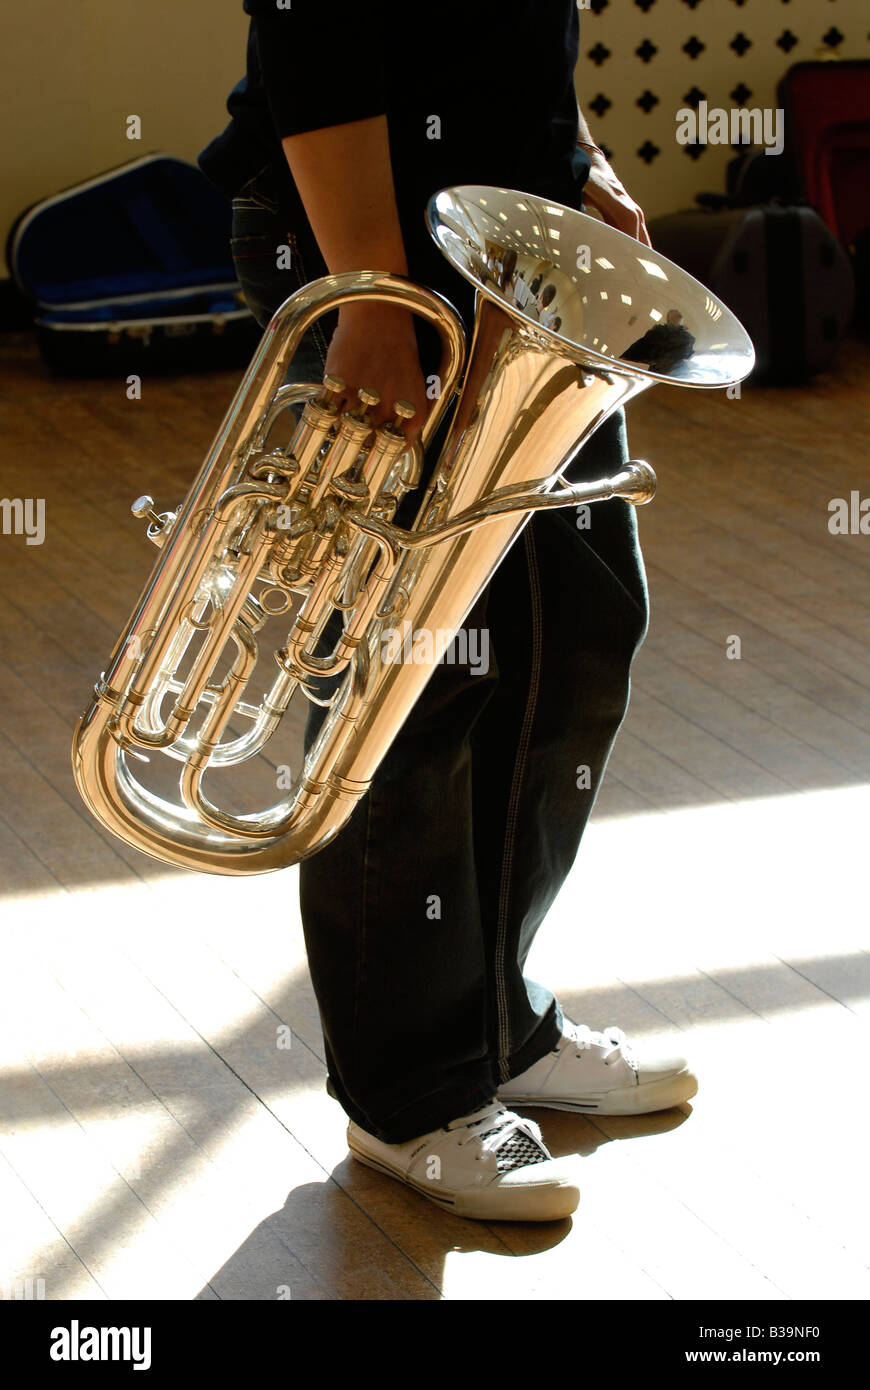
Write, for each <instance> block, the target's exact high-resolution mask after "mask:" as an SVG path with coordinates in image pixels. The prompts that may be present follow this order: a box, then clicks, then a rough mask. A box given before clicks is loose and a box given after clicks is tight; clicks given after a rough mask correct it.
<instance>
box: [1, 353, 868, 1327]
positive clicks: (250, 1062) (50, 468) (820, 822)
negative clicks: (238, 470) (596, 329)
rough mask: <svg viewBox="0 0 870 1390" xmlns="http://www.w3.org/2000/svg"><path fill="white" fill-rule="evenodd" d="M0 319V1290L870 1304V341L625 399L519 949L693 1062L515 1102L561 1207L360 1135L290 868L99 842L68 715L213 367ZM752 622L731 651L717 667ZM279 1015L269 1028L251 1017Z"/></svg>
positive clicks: (577, 997)
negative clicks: (427, 1186)
mask: <svg viewBox="0 0 870 1390" xmlns="http://www.w3.org/2000/svg"><path fill="white" fill-rule="evenodd" d="M0 341H2V347H0V356H2V360H0V394H2V403H0V447H2V451H3V457H2V475H0V492H2V494H3V496H6V497H30V496H40V497H44V498H45V502H46V536H45V542H44V544H43V545H41V546H27V545H26V543H25V539H24V537H22V536H3V537H0V596H2V602H0V872H2V895H3V915H2V925H0V961H2V974H3V998H2V1015H0V1019H2V1021H0V1030H2V1038H0V1045H2V1055H0V1066H2V1072H0V1084H2V1098H0V1107H2V1136H0V1292H2V1291H3V1290H4V1289H6V1290H7V1294H6V1296H9V1293H8V1289H9V1286H10V1284H12V1283H13V1281H14V1280H16V1279H22V1280H25V1279H28V1278H29V1279H31V1280H32V1281H33V1282H32V1287H33V1288H34V1289H37V1288H38V1287H39V1285H38V1281H39V1280H40V1279H41V1280H43V1281H44V1293H45V1297H46V1298H49V1299H70V1298H74V1297H84V1298H94V1299H103V1298H122V1299H126V1298H134V1297H144V1298H153V1299H183V1300H187V1299H196V1298H201V1299H274V1298H279V1297H288V1296H289V1297H291V1298H293V1299H439V1298H448V1299H500V1298H506V1299H516V1298H523V1299H525V1298H531V1299H571V1300H579V1301H586V1300H590V1301H594V1300H598V1299H614V1298H616V1299H626V1300H637V1299H687V1298H702V1299H737V1298H764V1299H771V1300H787V1299H793V1298H813V1299H834V1298H846V1299H866V1298H867V1297H868V1296H870V1268H868V1265H870V1213H868V1206H867V1201H866V1173H867V1165H868V1145H867V1138H868V1118H867V1115H868V1110H867V1083H866V1074H865V1073H866V1065H865V1058H866V1051H867V1028H868V1020H870V955H868V950H867V947H868V939H870V933H868V917H870V879H868V874H867V863H868V853H867V826H868V823H870V537H867V536H863V537H862V536H860V535H858V536H851V535H848V536H832V535H831V534H830V533H829V531H828V529H827V521H828V502H829V501H830V499H831V498H833V497H847V498H848V496H849V494H850V492H851V491H852V490H855V489H857V490H859V491H860V492H861V494H862V496H870V465H868V459H870V394H868V390H867V385H866V383H867V381H868V369H870V350H868V347H867V346H866V345H862V344H860V343H857V342H854V343H852V344H850V345H848V346H847V347H845V348H844V349H843V350H842V351H841V353H840V356H839V359H838V366H837V371H836V373H828V374H826V375H825V376H824V377H821V378H818V379H817V380H816V382H814V383H813V385H812V388H811V389H807V390H791V389H789V390H772V389H769V390H764V389H760V388H749V389H746V390H745V391H744V394H743V397H742V399H741V400H739V401H731V400H728V399H726V398H725V396H724V395H720V394H716V395H711V394H709V393H707V392H688V391H677V390H674V389H659V390H657V391H654V392H653V393H651V394H649V395H648V396H647V397H645V398H643V399H642V400H640V401H639V402H637V403H635V405H634V406H633V407H632V408H631V411H630V419H629V422H630V430H631V440H632V446H633V452H634V453H635V454H636V455H641V456H643V455H646V456H647V457H649V459H650V460H651V461H652V462H653V463H654V465H655V466H656V468H657V471H658V474H659V480H660V491H659V495H658V497H657V499H656V500H655V502H654V503H653V504H652V505H651V506H650V507H648V508H647V509H646V510H645V511H644V512H643V513H642V515H641V526H642V537H643V541H644V547H645V554H646V558H647V564H648V570H649V578H650V584H651V590H652V600H653V620H652V626H651V630H650V634H649V638H648V641H647V643H646V645H645V647H644V649H643V651H642V653H641V656H640V657H639V659H638V661H637V663H636V667H635V682H634V695H633V702H632V706H631V711H630V715H629V718H628V720H627V723H626V726H625V729H624V731H623V733H622V735H621V738H620V740H619V742H618V745H617V749H616V752H615V755H614V758H613V761H612V765H611V770H610V772H609V775H608V779H607V782H606V785H605V788H604V790H603V792H602V795H601V797H600V800H599V804H598V806H597V808H596V812H595V815H594V818H593V822H592V824H591V826H590V829H589V832H588V835H587V837H586V840H585V843H584V848H583V850H582V852H581V854H580V857H579V859H578V861H577V864H576V866H575V869H574V871H573V873H572V875H571V878H570V880H569V882H568V883H567V885H566V887H565V889H564V891H563V893H562V895H561V896H560V898H559V900H558V902H557V904H556V906H555V908H554V910H553V912H552V915H551V918H550V919H549V920H548V923H547V926H546V927H545V929H544V930H543V931H542V933H541V935H540V938H539V941H538V943H537V944H536V947H535V954H534V957H533V959H532V961H531V963H530V971H531V974H532V975H533V976H536V977H537V978H545V979H546V980H547V981H548V982H549V983H550V984H551V985H552V986H553V987H555V988H557V990H558V992H559V994H560V997H561V999H562V1001H563V1003H564V1004H565V1006H566V1010H567V1011H568V1012H569V1013H570V1014H571V1015H572V1016H573V1017H574V1018H576V1019H578V1020H579V1021H584V1022H587V1023H589V1024H591V1025H592V1026H603V1025H606V1024H609V1023H612V1022H617V1023H619V1024H621V1025H622V1026H623V1027H625V1029H626V1030H627V1031H629V1032H630V1034H631V1035H633V1036H634V1037H635V1038H636V1039H637V1040H638V1041H639V1042H641V1043H643V1042H644V1041H648V1040H652V1041H656V1042H657V1041H659V1040H660V1039H665V1038H667V1037H669V1036H671V1035H673V1034H679V1035H680V1041H681V1043H682V1044H683V1045H684V1046H685V1048H686V1049H687V1050H688V1051H689V1052H690V1055H691V1057H692V1058H693V1059H694V1061H695V1062H696V1064H697V1067H698V1069H699V1071H700V1075H701V1088H700V1091H699V1094H698V1096H697V1098H696V1101H695V1102H694V1103H693V1105H692V1106H691V1107H688V1106H687V1107H685V1109H684V1110H679V1111H671V1112H667V1113H665V1114H663V1115H659V1116H655V1117H651V1118H645V1119H639V1120H629V1119H612V1120H607V1119H601V1120H593V1119H589V1118H585V1117H582V1118H576V1119H575V1118H574V1117H572V1116H569V1115H561V1114H555V1113H554V1114H551V1115H547V1114H546V1113H544V1112H538V1113H537V1114H536V1116H535V1118H537V1119H538V1120H539V1121H540V1122H541V1123H542V1125H543V1127H544V1132H545V1135H546V1137H547V1139H548V1141H549V1143H550V1145H551V1147H552V1149H553V1150H554V1151H555V1152H557V1153H563V1152H572V1151H579V1152H580V1153H581V1154H582V1155H583V1172H584V1182H583V1193H582V1201H581V1206H580V1208H579V1210H578V1212H577V1214H576V1217H575V1218H574V1220H573V1221H572V1222H565V1223H563V1224H555V1225H544V1226H523V1225H491V1226H487V1225H481V1224H478V1223H474V1222H468V1221H462V1220H460V1219H458V1218H454V1217H451V1216H449V1215H446V1214H444V1213H443V1212H440V1211H438V1210H437V1209H436V1208H434V1207H432V1206H430V1205H429V1204H428V1203H427V1202H426V1201H425V1200H424V1199H422V1198H420V1197H418V1196H416V1195H414V1194H412V1193H410V1192H408V1191H406V1190H405V1189H403V1188H402V1187H400V1186H399V1185H397V1184H395V1183H392V1182H391V1181H389V1180H388V1179H386V1178H382V1177H380V1176H378V1175H377V1174H375V1173H373V1172H371V1171H369V1170H368V1169H365V1168H362V1167H360V1166H359V1165H357V1164H355V1163H353V1162H352V1161H351V1160H350V1159H349V1158H348V1155H347V1150H346V1147H345V1143H344V1124H343V1116H342V1113H341V1111H340V1109H339V1108H338V1106H337V1105H336V1104H335V1103H334V1102H333V1101H331V1100H330V1099H329V1098H328V1097H327V1095H326V1093H325V1090H324V1084H323V1083H324V1075H325V1068H324V1062H323V1047H322V1041H321V1037H320V1032H319V1027H318V1020H317V1010H316V1005H315V1001H314V998H313V995H312V991H311V986H310V983H309V979H308V974H307V970H306V965H305V957H304V952H303V948H302V940H301V930H300V924H299V917H298V910H297V906H296V878H295V873H294V871H292V870H290V871H287V872H286V873H284V874H282V875H277V876H274V875H272V876H267V877H265V878H258V879H254V880H246V881H238V880H223V879H220V880H218V879H213V878H210V877H199V876H194V875H187V874H182V873H173V872H171V871H169V870H167V869H164V868H162V867H161V866H160V865H158V864H156V863H155V862H154V861H151V860H148V859H145V858H144V857H143V856H141V855H139V854H137V853H136V852H135V851H132V850H127V849H126V848H125V847H124V846H122V845H120V844H119V843H118V842H116V841H115V840H113V839H112V838H111V837H110V836H108V835H107V834H104V833H102V832H101V831H100V829H99V828H98V827H97V826H96V825H95V824H94V823H93V822H92V821H91V819H90V818H89V816H88V815H87V813H86V812H85V810H84V809H83V807H82V805H81V804H80V803H79V801H78V798H77V795H76V793H75V790H74V787H73V783H72V779H71V775H70V770H69V743H70V734H71V729H72V726H73V723H74V721H75V718H76V715H77V714H78V712H79V710H80V708H81V707H82V706H83V704H84V702H85V700H86V697H87V693H88V690H89V688H90V686H91V684H92V683H93V680H94V679H95V677H96V675H97V673H98V672H99V670H100V668H101V663H102V662H103V660H104V658H105V655H106V654H107V652H108V650H109V647H110V645H111V643H112V641H113V640H114V637H115V634H116V632H117V630H118V629H119V627H120V626H121V624H122V621H123V620H124V619H125V618H126V616H127V614H128V612H129V609H130V607H131V605H132V600H133V598H134V597H135V594H136V593H137V592H138V589H139V587H140V584H141V582H142V580H143V578H144V575H145V573H146V571H147V568H148V565H149V564H150V560H151V555H150V554H149V553H148V547H147V545H146V543H145V542H144V540H143V539H142V537H141V528H140V526H139V524H138V523H132V522H131V521H130V520H129V518H128V515H127V512H126V509H127V507H128V505H129V501H130V500H131V498H132V497H134V496H135V495H136V494H138V493H141V492H143V491H145V490H147V491H150V492H153V494H154V495H155V497H157V499H158V500H159V501H160V502H161V503H162V504H163V505H169V504H172V503H173V502H175V501H176V500H177V499H178V498H179V497H180V496H181V495H183V493H184V491H185V490H186V486H187V482H188V480H189V479H190V477H191V476H192V474H193V471H194V468H195V467H196V466H198V462H199V459H200V456H201V454H202V452H203V450H204V448H205V446H206V445H207V443H208V441H209V440H210V438H211V435H212V433H213V430H214V427H215V424H216V422H217V420H218V419H219V418H220V416H221V414H222V411H223V409H224V408H225V405H226V404H227V403H228V401H229V398H230V396H231V394H232V392H233V389H234V386H235V382H236V379H237V374H236V373H229V374H219V375H214V376H211V377H208V378H196V377H189V378H185V379H177V380H170V381H162V382H161V381H150V380H147V379H146V381H145V383H144V390H143V398H142V400H141V401H138V402H131V401H128V400H127V399H126V397H125V391H124V386H123V384H118V383H111V382H96V383H93V382H92V383H74V382H60V381H53V380H51V379H49V378H48V376H47V375H46V373H45V371H44V370H43V368H42V366H41V365H40V363H39V361H38V359H37V358H36V356H35V354H34V351H33V349H32V348H31V346H30V343H29V340H28V339H27V338H25V337H7V338H5V339H3V340H0ZM735 637H737V638H739V639H740V647H741V657H740V659H739V660H733V659H729V656H728V651H729V645H730V648H731V649H732V650H733V648H734V645H735V644H734V642H733V639H734V638H735ZM281 1025H289V1027H290V1029H291V1030H292V1046H291V1047H290V1049H289V1050H286V1049H279V1048H278V1047H277V1046H276V1034H277V1030H278V1029H279V1028H280V1026H281Z"/></svg>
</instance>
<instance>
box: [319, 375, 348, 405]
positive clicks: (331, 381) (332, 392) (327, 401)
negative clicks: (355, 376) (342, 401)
mask: <svg viewBox="0 0 870 1390" xmlns="http://www.w3.org/2000/svg"><path fill="white" fill-rule="evenodd" d="M346 385H347V383H346V382H345V380H344V378H343V377H340V376H333V375H332V374H331V373H330V372H327V374H326V376H325V377H324V378H323V393H322V395H321V396H320V399H319V401H318V404H319V405H325V406H326V407H327V409H330V408H334V407H333V404H332V398H333V396H341V395H342V394H343V393H344V389H345V386H346Z"/></svg>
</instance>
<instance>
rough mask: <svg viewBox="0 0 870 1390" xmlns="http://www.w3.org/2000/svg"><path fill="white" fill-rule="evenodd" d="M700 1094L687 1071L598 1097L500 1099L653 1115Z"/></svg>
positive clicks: (501, 1097) (590, 1111)
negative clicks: (662, 1079)
mask: <svg viewBox="0 0 870 1390" xmlns="http://www.w3.org/2000/svg"><path fill="white" fill-rule="evenodd" d="M697 1090H698V1078H697V1077H696V1076H695V1074H694V1072H691V1071H689V1069H688V1067H687V1068H686V1070H685V1071H680V1072H677V1073H676V1075H675V1076H669V1077H667V1078H666V1079H665V1080H664V1081H652V1082H650V1083H649V1084H648V1085H646V1086H624V1087H623V1088H622V1089H621V1090H618V1091H605V1092H603V1093H602V1094H601V1095H598V1096H534V1095H530V1096H516V1095H513V1094H511V1093H510V1092H507V1093H506V1094H504V1093H502V1092H501V1091H499V1093H498V1097H499V1100H502V1101H504V1103H505V1105H508V1106H511V1107H516V1106H518V1105H523V1106H535V1107H536V1108H538V1109H541V1110H571V1111H574V1112H580V1113H581V1114H584V1115H651V1114H653V1113H654V1112H655V1111H657V1110H672V1109H673V1108H674V1106H675V1105H682V1103H683V1101H686V1100H691V1099H692V1096H694V1095H696V1094H697Z"/></svg>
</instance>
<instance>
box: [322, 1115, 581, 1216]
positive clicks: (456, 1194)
mask: <svg viewBox="0 0 870 1390" xmlns="http://www.w3.org/2000/svg"><path fill="white" fill-rule="evenodd" d="M347 1142H348V1147H349V1148H350V1151H351V1153H352V1154H353V1156H354V1158H358V1159H359V1160H360V1162H361V1163H367V1164H368V1165H369V1167H370V1168H377V1169H378V1171H379V1172H380V1173H387V1174H388V1175H389V1177H391V1178H398V1179H399V1181H400V1182H403V1183H406V1184H407V1185H408V1187H413V1188H414V1190H415V1191H416V1192H420V1193H422V1194H423V1196H424V1197H428V1198H429V1200H430V1202H436V1203H437V1204H438V1206H439V1207H444V1208H445V1209H446V1210H447V1211H452V1212H454V1213H455V1215H457V1216H469V1217H477V1218H479V1219H480V1220H483V1221H559V1220H561V1219H562V1218H563V1217H566V1216H570V1214H571V1212H572V1211H574V1210H575V1208H576V1206H577V1203H578V1201H579V1200H580V1190H579V1188H578V1186H577V1160H576V1159H561V1158H560V1159H555V1158H551V1157H550V1154H549V1152H548V1150H547V1148H546V1146H545V1144H544V1142H543V1140H542V1139H541V1131H540V1130H539V1129H538V1126H537V1125H536V1124H535V1123H534V1122H533V1121H532V1120H523V1119H520V1117H519V1115H514V1114H512V1113H511V1111H510V1110H506V1109H505V1107H504V1106H503V1105H502V1104H501V1103H500V1102H499V1101H497V1100H492V1101H490V1102H489V1104H488V1105H484V1106H483V1107H482V1108H481V1109H480V1110H475V1111H474V1112H473V1114H471V1115H464V1116H463V1117H462V1119H459V1120H452V1121H451V1123H450V1124H448V1125H445V1126H444V1128H443V1129H435V1130H432V1132H431V1133H430V1134H421V1135H420V1136H419V1137H418V1138H417V1139H410V1140H408V1142H407V1143H405V1144H384V1143H383V1142H382V1141H381V1140H380V1139H376V1138H375V1137H374V1135H373V1134H368V1133H367V1132H366V1130H364V1129H360V1127H359V1125H357V1124H354V1122H353V1120H351V1121H350V1123H349V1124H348V1127H347Z"/></svg>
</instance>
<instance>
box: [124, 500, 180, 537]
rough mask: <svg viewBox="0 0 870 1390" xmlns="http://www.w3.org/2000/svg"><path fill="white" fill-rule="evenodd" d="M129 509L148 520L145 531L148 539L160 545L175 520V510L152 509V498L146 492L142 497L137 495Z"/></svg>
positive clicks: (136, 515) (142, 518)
mask: <svg viewBox="0 0 870 1390" xmlns="http://www.w3.org/2000/svg"><path fill="white" fill-rule="evenodd" d="M130 511H131V512H132V513H133V515H134V516H135V517H139V518H140V519H141V520H146V521H147V522H148V527H147V530H146V532H145V534H146V535H147V537H148V539H149V541H153V542H154V544H155V545H162V544H163V542H164V541H165V539H166V537H167V536H168V535H169V532H170V531H171V530H172V526H173V524H174V522H175V518H176V516H177V512H156V511H155V510H154V498H153V497H149V496H148V494H147V493H146V494H145V495H144V496H143V497H137V498H136V501H135V502H134V503H133V504H132V506H131V507H130Z"/></svg>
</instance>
